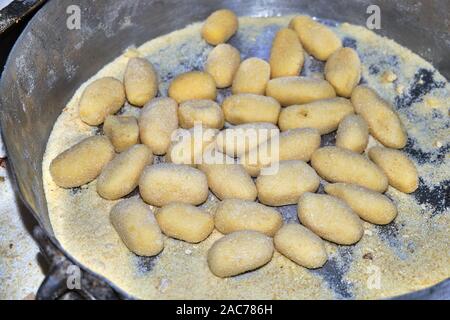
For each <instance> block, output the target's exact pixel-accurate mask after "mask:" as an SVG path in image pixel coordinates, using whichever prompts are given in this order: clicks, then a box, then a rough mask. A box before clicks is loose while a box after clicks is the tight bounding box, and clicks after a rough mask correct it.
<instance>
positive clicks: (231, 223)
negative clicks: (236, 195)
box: [214, 199, 283, 237]
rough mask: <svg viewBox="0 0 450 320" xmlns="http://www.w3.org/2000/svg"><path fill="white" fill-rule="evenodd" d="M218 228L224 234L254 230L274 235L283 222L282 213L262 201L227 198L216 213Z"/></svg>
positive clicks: (215, 218)
mask: <svg viewBox="0 0 450 320" xmlns="http://www.w3.org/2000/svg"><path fill="white" fill-rule="evenodd" d="M214 223H215V226H216V229H217V230H219V231H220V232H221V233H223V234H228V233H232V232H235V231H242V230H253V231H258V232H261V233H264V234H266V235H268V236H270V237H273V236H274V235H275V233H276V232H277V231H278V229H280V227H281V225H282V224H283V218H282V217H281V214H280V213H279V212H278V211H277V210H276V209H274V208H271V207H267V206H265V205H263V204H261V203H257V202H253V201H249V200H240V199H226V200H223V201H221V202H220V204H219V205H218V207H217V209H216V211H215V213H214Z"/></svg>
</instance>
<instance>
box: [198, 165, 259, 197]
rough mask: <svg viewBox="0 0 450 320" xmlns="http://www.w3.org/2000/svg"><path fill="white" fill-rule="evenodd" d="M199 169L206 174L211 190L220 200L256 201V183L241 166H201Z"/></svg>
mask: <svg viewBox="0 0 450 320" xmlns="http://www.w3.org/2000/svg"><path fill="white" fill-rule="evenodd" d="M199 169H200V170H202V171H203V172H204V173H205V174H206V176H207V178H208V186H209V188H210V189H211V191H212V192H213V193H214V195H215V196H216V197H217V198H219V199H220V200H224V199H242V200H249V201H254V200H255V199H256V196H257V190H256V186H255V183H254V182H253V180H252V178H251V177H250V175H249V174H248V173H247V171H245V169H244V167H243V166H242V165H241V164H226V163H222V164H201V165H199Z"/></svg>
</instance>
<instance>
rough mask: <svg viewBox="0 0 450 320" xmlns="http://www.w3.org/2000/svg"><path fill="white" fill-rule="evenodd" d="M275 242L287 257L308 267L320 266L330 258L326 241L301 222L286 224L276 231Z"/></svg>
mask: <svg viewBox="0 0 450 320" xmlns="http://www.w3.org/2000/svg"><path fill="white" fill-rule="evenodd" d="M273 243H274V245H275V249H277V251H278V252H280V253H281V254H282V255H284V256H285V257H286V258H288V259H290V260H291V261H293V262H295V263H296V264H298V265H300V266H302V267H305V268H308V269H317V268H320V267H322V266H323V265H324V264H325V263H326V262H327V260H328V255H327V251H326V249H325V243H324V241H323V240H322V239H321V238H320V237H319V236H317V235H316V234H315V233H314V232H312V231H311V230H309V229H307V228H305V227H304V226H302V225H301V224H297V223H289V224H286V225H284V226H283V227H282V228H281V229H280V230H278V232H277V233H276V235H275V237H274V238H273Z"/></svg>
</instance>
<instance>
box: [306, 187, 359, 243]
mask: <svg viewBox="0 0 450 320" xmlns="http://www.w3.org/2000/svg"><path fill="white" fill-rule="evenodd" d="M298 217H299V219H300V222H301V224H303V225H304V226H305V227H307V228H308V229H310V230H312V231H313V232H314V233H315V234H317V235H318V236H320V237H321V238H323V239H326V240H328V241H331V242H335V243H337V244H342V245H351V244H354V243H356V242H358V241H359V240H360V239H361V237H362V236H363V232H364V229H363V225H362V222H361V220H360V219H359V217H358V216H357V215H356V213H354V212H353V211H352V209H351V208H350V207H349V206H348V205H347V204H346V203H345V202H344V201H342V200H340V199H338V198H336V197H332V196H329V195H324V194H314V193H310V192H307V193H305V194H303V195H302V196H301V197H300V200H299V202H298Z"/></svg>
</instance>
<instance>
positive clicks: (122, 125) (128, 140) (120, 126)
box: [103, 116, 139, 153]
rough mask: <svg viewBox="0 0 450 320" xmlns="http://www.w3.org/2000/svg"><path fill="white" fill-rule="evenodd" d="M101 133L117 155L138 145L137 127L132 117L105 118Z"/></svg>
mask: <svg viewBox="0 0 450 320" xmlns="http://www.w3.org/2000/svg"><path fill="white" fill-rule="evenodd" d="M103 132H104V133H105V135H106V136H107V137H108V138H109V140H110V141H111V143H112V144H113V146H114V150H116V152H117V153H120V152H122V151H125V150H127V149H128V148H129V147H131V146H133V145H135V144H138V143H139V125H138V122H137V119H136V118H135V117H133V116H107V117H106V120H105V123H104V124H103Z"/></svg>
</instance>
